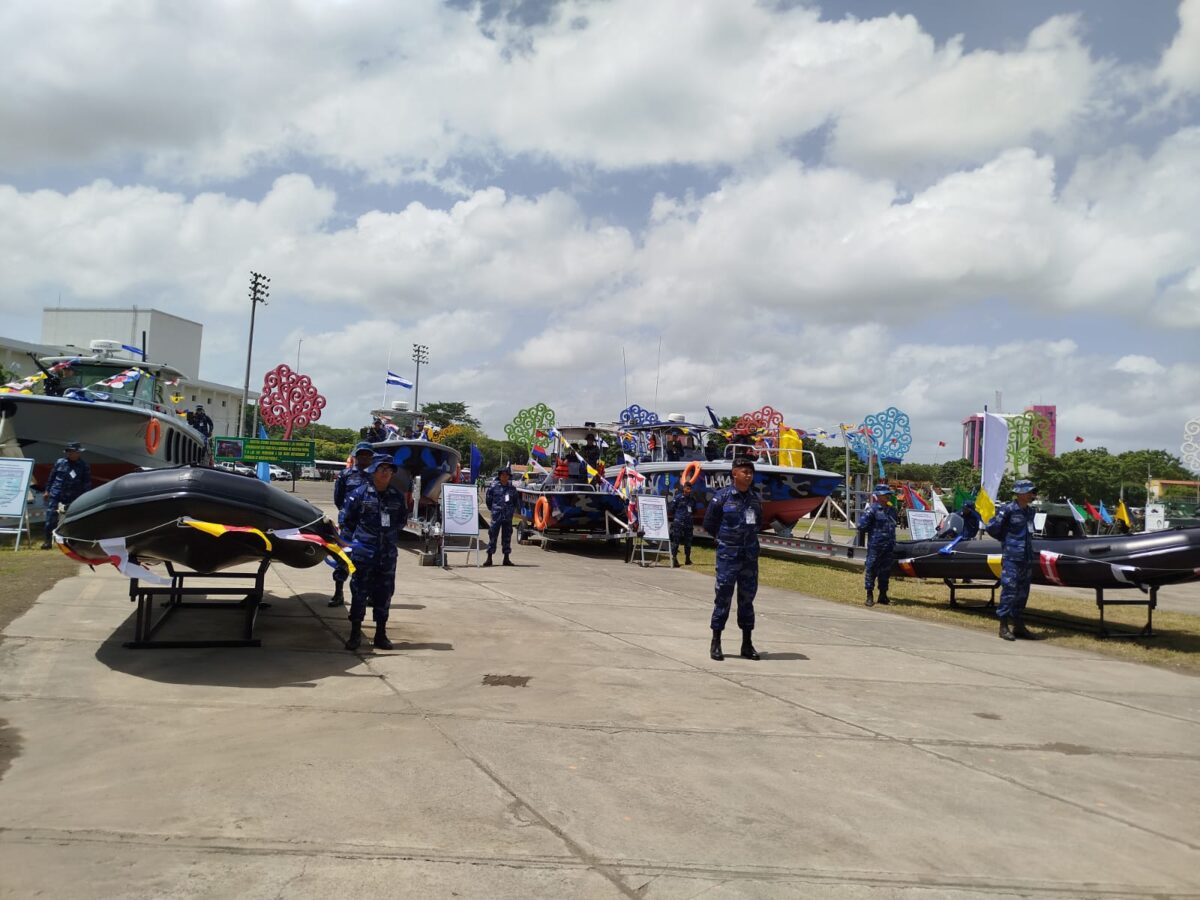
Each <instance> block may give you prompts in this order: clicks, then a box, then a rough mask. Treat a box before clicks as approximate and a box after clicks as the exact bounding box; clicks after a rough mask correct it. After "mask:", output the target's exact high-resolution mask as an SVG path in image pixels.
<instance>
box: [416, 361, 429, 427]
mask: <svg viewBox="0 0 1200 900" xmlns="http://www.w3.org/2000/svg"><path fill="white" fill-rule="evenodd" d="M412 347H413V352H412V359H413V362H415V363H416V364H417V377H416V378H414V379H413V412H414V413H418V414H419V413H420V412H421V365H422V364H424V365H429V348H428V347H427V346H425V345H424V344H413V345H412Z"/></svg>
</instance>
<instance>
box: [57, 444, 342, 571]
mask: <svg viewBox="0 0 1200 900" xmlns="http://www.w3.org/2000/svg"><path fill="white" fill-rule="evenodd" d="M185 517H187V518H191V519H196V520H198V521H200V522H207V523H213V524H216V525H221V526H229V527H232V528H255V529H258V530H259V531H262V532H264V533H269V532H274V531H283V530H290V529H300V530H301V531H302V532H304V533H305V534H309V535H312V536H314V537H317V538H319V539H320V540H321V542H325V541H329V542H332V541H335V540H336V536H337V531H336V529H335V528H334V527H333V525H332V523H330V522H329V521H328V520H327V519H326V518H325V516H324V514H323V513H322V512H321V510H319V509H317V507H315V506H313V505H312V504H310V503H307V502H305V501H304V500H301V499H299V498H298V497H295V496H293V495H291V494H288V493H286V492H284V491H281V490H279V489H278V488H276V487H274V486H273V485H270V484H268V483H266V482H263V481H259V480H258V479H254V478H246V477H244V476H241V475H234V474H232V473H229V472H223V471H221V470H219V469H208V468H201V467H193V466H184V467H180V468H173V469H158V470H154V471H148V472H133V473H131V474H129V475H124V476H122V477H120V478H117V479H114V480H113V481H110V482H108V483H107V484H105V485H102V486H100V487H98V488H95V489H94V490H91V491H88V492H87V493H86V494H83V495H82V496H80V497H79V498H78V499H77V500H76V501H75V502H74V503H72V504H71V505H70V506H69V507H68V508H67V511H66V513H64V514H63V517H62V519H61V520H60V522H59V525H58V528H57V531H56V533H57V536H58V537H59V539H61V540H62V542H63V543H65V544H66V546H67V548H68V549H70V550H71V552H72V553H73V554H75V555H76V556H78V557H80V558H82V559H83V560H85V561H87V562H108V561H109V557H108V555H107V554H106V553H105V551H104V550H103V549H101V547H100V546H99V544H98V543H97V542H98V541H101V540H113V539H118V538H124V539H125V548H126V550H128V552H129V555H130V556H131V557H133V558H135V559H137V560H139V561H141V562H150V561H158V562H172V563H178V564H180V565H183V566H187V567H188V568H190V569H194V570H195V571H197V572H216V571H219V570H221V569H226V568H229V567H231V566H235V565H239V564H241V563H244V562H250V561H252V560H259V559H262V558H263V557H264V556H269V557H270V558H271V559H272V560H278V561H279V562H282V563H284V564H285V565H288V566H293V567H295V568H308V567H309V566H314V565H316V564H317V563H320V562H322V561H323V560H324V559H325V558H326V556H328V551H327V550H326V549H325V547H324V546H323V543H318V542H314V541H309V540H286V539H282V538H277V539H273V540H271V549H270V550H267V548H266V545H265V543H264V542H263V540H262V538H261V537H259V536H258V535H255V534H252V533H248V532H242V531H229V532H226V533H224V534H220V535H215V534H210V533H208V532H206V531H202V530H199V529H197V528H193V527H191V526H189V525H186V524H183V523H182V522H181V520H182V519H183V518H185ZM268 539H271V535H270V534H268Z"/></svg>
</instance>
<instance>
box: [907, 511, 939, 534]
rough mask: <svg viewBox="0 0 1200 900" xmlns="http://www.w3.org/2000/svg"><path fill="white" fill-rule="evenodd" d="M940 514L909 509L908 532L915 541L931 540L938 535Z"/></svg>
mask: <svg viewBox="0 0 1200 900" xmlns="http://www.w3.org/2000/svg"><path fill="white" fill-rule="evenodd" d="M937 520H938V514H937V513H935V512H929V511H924V512H923V511H921V510H919V509H910V510H909V511H908V533H909V534H911V535H912V539H913V540H914V541H931V540H933V539H934V538H935V537H937Z"/></svg>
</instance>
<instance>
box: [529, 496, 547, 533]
mask: <svg viewBox="0 0 1200 900" xmlns="http://www.w3.org/2000/svg"><path fill="white" fill-rule="evenodd" d="M549 524H550V501H549V500H547V499H546V498H545V497H538V501H537V503H535V504H533V527H534V528H536V529H537V530H538V531H544V530H545V528H546V526H547V525H549Z"/></svg>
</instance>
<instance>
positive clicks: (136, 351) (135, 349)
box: [121, 344, 146, 359]
mask: <svg viewBox="0 0 1200 900" xmlns="http://www.w3.org/2000/svg"><path fill="white" fill-rule="evenodd" d="M121 349H122V350H124V351H125V352H126V353H132V354H133V355H134V356H140V357H142V358H143V359H144V358H145V356H146V351H145V350H143V349H142V348H141V347H131V346H130V345H129V344H122V345H121Z"/></svg>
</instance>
